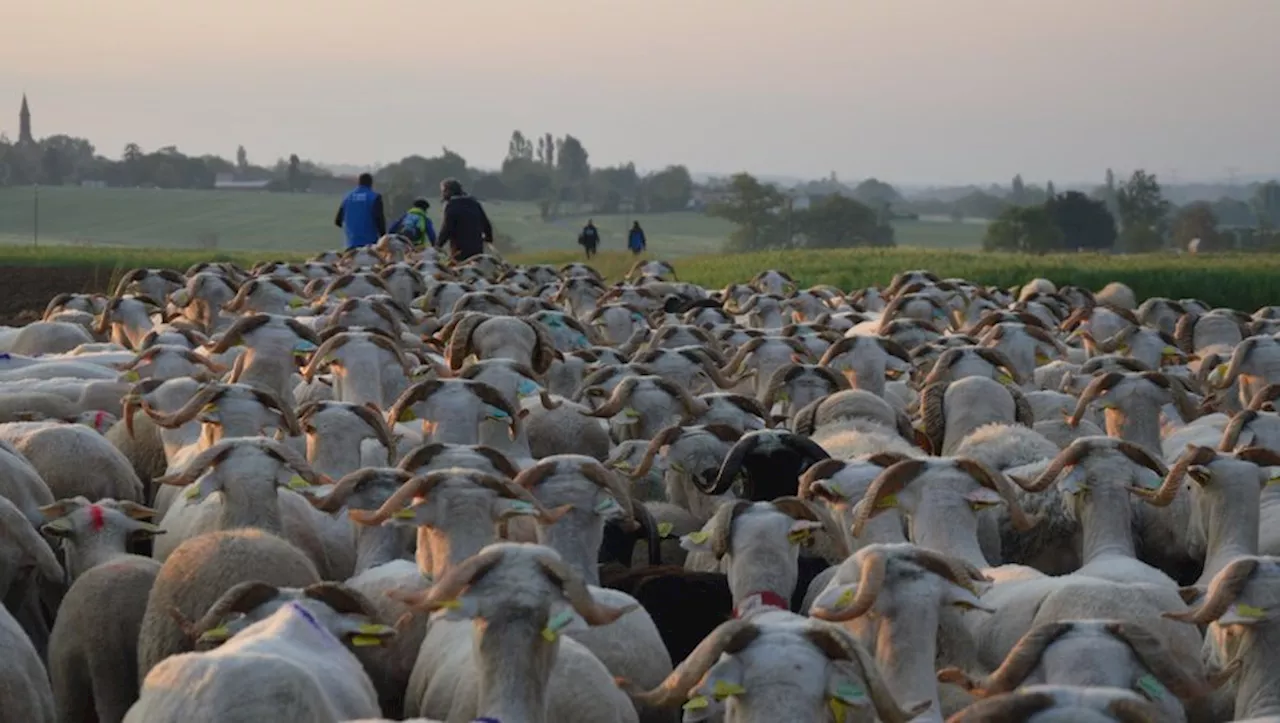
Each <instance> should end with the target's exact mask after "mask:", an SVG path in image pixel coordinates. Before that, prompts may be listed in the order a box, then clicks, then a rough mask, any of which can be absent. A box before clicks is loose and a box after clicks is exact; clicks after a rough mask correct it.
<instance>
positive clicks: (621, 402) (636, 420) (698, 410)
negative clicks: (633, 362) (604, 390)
mask: <svg viewBox="0 0 1280 723" xmlns="http://www.w3.org/2000/svg"><path fill="white" fill-rule="evenodd" d="M705 411H706V409H705V408H704V407H703V405H701V404H700V403H699V402H697V401H696V400H695V399H694V398H693V397H692V396H690V395H689V392H688V391H686V390H685V389H684V388H682V387H681V386H680V385H679V384H676V383H675V382H671V381H668V380H667V379H664V378H662V377H660V376H633V377H626V378H624V379H623V380H622V382H621V383H620V384H618V386H617V387H616V388H614V390H613V394H611V395H610V396H609V399H608V401H606V402H605V403H604V404H603V405H601V406H600V407H597V408H596V409H594V410H591V411H586V412H583V414H584V415H585V416H588V417H594V418H596V419H606V420H609V424H610V427H611V431H612V432H613V436H614V438H615V439H617V440H618V441H620V442H621V441H626V440H628V439H652V438H653V437H654V436H655V435H657V434H658V432H659V431H660V430H661V429H662V428H663V427H666V426H667V425H669V424H672V423H673V422H677V421H680V420H682V419H692V418H694V417H697V416H699V415H701V414H702V413H703V412H705ZM618 417H621V419H617V418H618ZM615 420H616V421H615Z"/></svg>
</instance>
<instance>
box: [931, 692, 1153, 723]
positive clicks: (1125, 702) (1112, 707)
mask: <svg viewBox="0 0 1280 723" xmlns="http://www.w3.org/2000/svg"><path fill="white" fill-rule="evenodd" d="M1163 714H1164V711H1163V710H1162V709H1161V708H1160V707H1158V706H1156V705H1155V704H1153V703H1151V702H1150V701H1148V700H1147V699H1146V698H1145V697H1143V696H1142V695H1139V694H1138V693H1135V692H1133V691H1132V690H1129V689H1127V688H1105V687H1092V686H1090V687H1084V688H1081V687H1076V686H1069V685H1029V686H1027V687H1025V688H1021V689H1019V690H1017V691H1015V692H1013V693H1005V694H1003V695H998V696H994V697H992V698H988V699H986V700H982V701H979V702H977V703H974V704H973V705H971V706H969V707H968V708H966V709H964V710H962V711H960V712H959V713H957V714H955V715H954V716H952V717H951V718H949V719H947V723H980V722H985V721H1004V720H1017V721H1026V723H1056V722H1057V721H1075V722H1076V723H1115V722H1117V721H1118V722H1119V723H1142V722H1144V721H1160V720H1165V718H1164V717H1163Z"/></svg>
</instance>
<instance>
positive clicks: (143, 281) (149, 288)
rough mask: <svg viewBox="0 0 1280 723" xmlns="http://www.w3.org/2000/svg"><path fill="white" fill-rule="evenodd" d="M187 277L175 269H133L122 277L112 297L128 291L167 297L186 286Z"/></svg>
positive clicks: (122, 294) (155, 297) (153, 297)
mask: <svg viewBox="0 0 1280 723" xmlns="http://www.w3.org/2000/svg"><path fill="white" fill-rule="evenodd" d="M186 284H187V278H186V277H185V276H183V275H182V274H180V273H178V272H177V271H174V270H173V269H154V268H152V269H148V268H140V269H133V270H132V271H130V272H129V273H127V274H125V275H124V276H122V277H120V281H119V282H117V283H116V288H115V291H114V292H112V294H111V295H112V297H121V296H124V295H125V294H128V293H135V294H141V295H142V296H146V297H150V298H152V299H167V298H169V294H172V293H173V292H175V291H177V290H178V289H181V288H182V287H183V286H186Z"/></svg>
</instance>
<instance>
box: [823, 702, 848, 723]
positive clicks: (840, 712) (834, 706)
mask: <svg viewBox="0 0 1280 723" xmlns="http://www.w3.org/2000/svg"><path fill="white" fill-rule="evenodd" d="M827 706H828V707H829V708H831V718H832V720H834V721H835V722H836V723H844V716H845V709H846V708H848V707H849V706H847V705H845V704H844V701H842V700H840V699H839V698H828V699H827Z"/></svg>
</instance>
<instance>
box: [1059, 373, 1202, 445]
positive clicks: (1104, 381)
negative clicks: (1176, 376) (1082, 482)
mask: <svg viewBox="0 0 1280 723" xmlns="http://www.w3.org/2000/svg"><path fill="white" fill-rule="evenodd" d="M1099 399H1100V400H1101V406H1102V407H1103V409H1104V410H1105V412H1104V414H1105V419H1106V425H1107V434H1108V435H1111V436H1113V437H1119V438H1121V439H1125V440H1128V441H1130V442H1133V443H1134V444H1137V445H1139V446H1141V447H1143V448H1144V449H1146V450H1148V451H1149V452H1152V453H1154V454H1159V453H1160V452H1161V442H1160V436H1161V432H1160V414H1161V409H1162V408H1163V407H1164V405H1166V404H1173V406H1174V408H1175V409H1176V410H1177V413H1178V414H1179V415H1180V416H1181V417H1182V421H1183V422H1190V421H1193V420H1194V419H1195V418H1196V417H1197V416H1199V415H1198V413H1197V411H1196V409H1195V408H1194V407H1193V406H1192V405H1191V403H1190V401H1189V400H1188V399H1187V395H1186V392H1185V390H1184V389H1183V388H1182V386H1181V385H1180V384H1179V383H1178V382H1177V381H1174V380H1172V379H1170V378H1169V377H1167V376H1165V375H1164V374H1161V373H1159V372H1136V373H1123V372H1108V373H1106V374H1103V375H1102V376H1098V377H1095V378H1094V379H1093V381H1091V382H1089V386H1088V387H1086V388H1085V390H1084V392H1082V393H1081V394H1080V399H1079V401H1078V402H1077V403H1076V409H1075V411H1074V412H1072V414H1071V416H1070V417H1069V419H1068V423H1069V424H1071V425H1072V426H1074V425H1075V424H1076V423H1077V422H1078V421H1079V420H1080V419H1081V418H1083V417H1084V414H1085V410H1086V409H1087V408H1088V406H1089V405H1090V404H1092V403H1094V402H1095V401H1097V400H1099Z"/></svg>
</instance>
